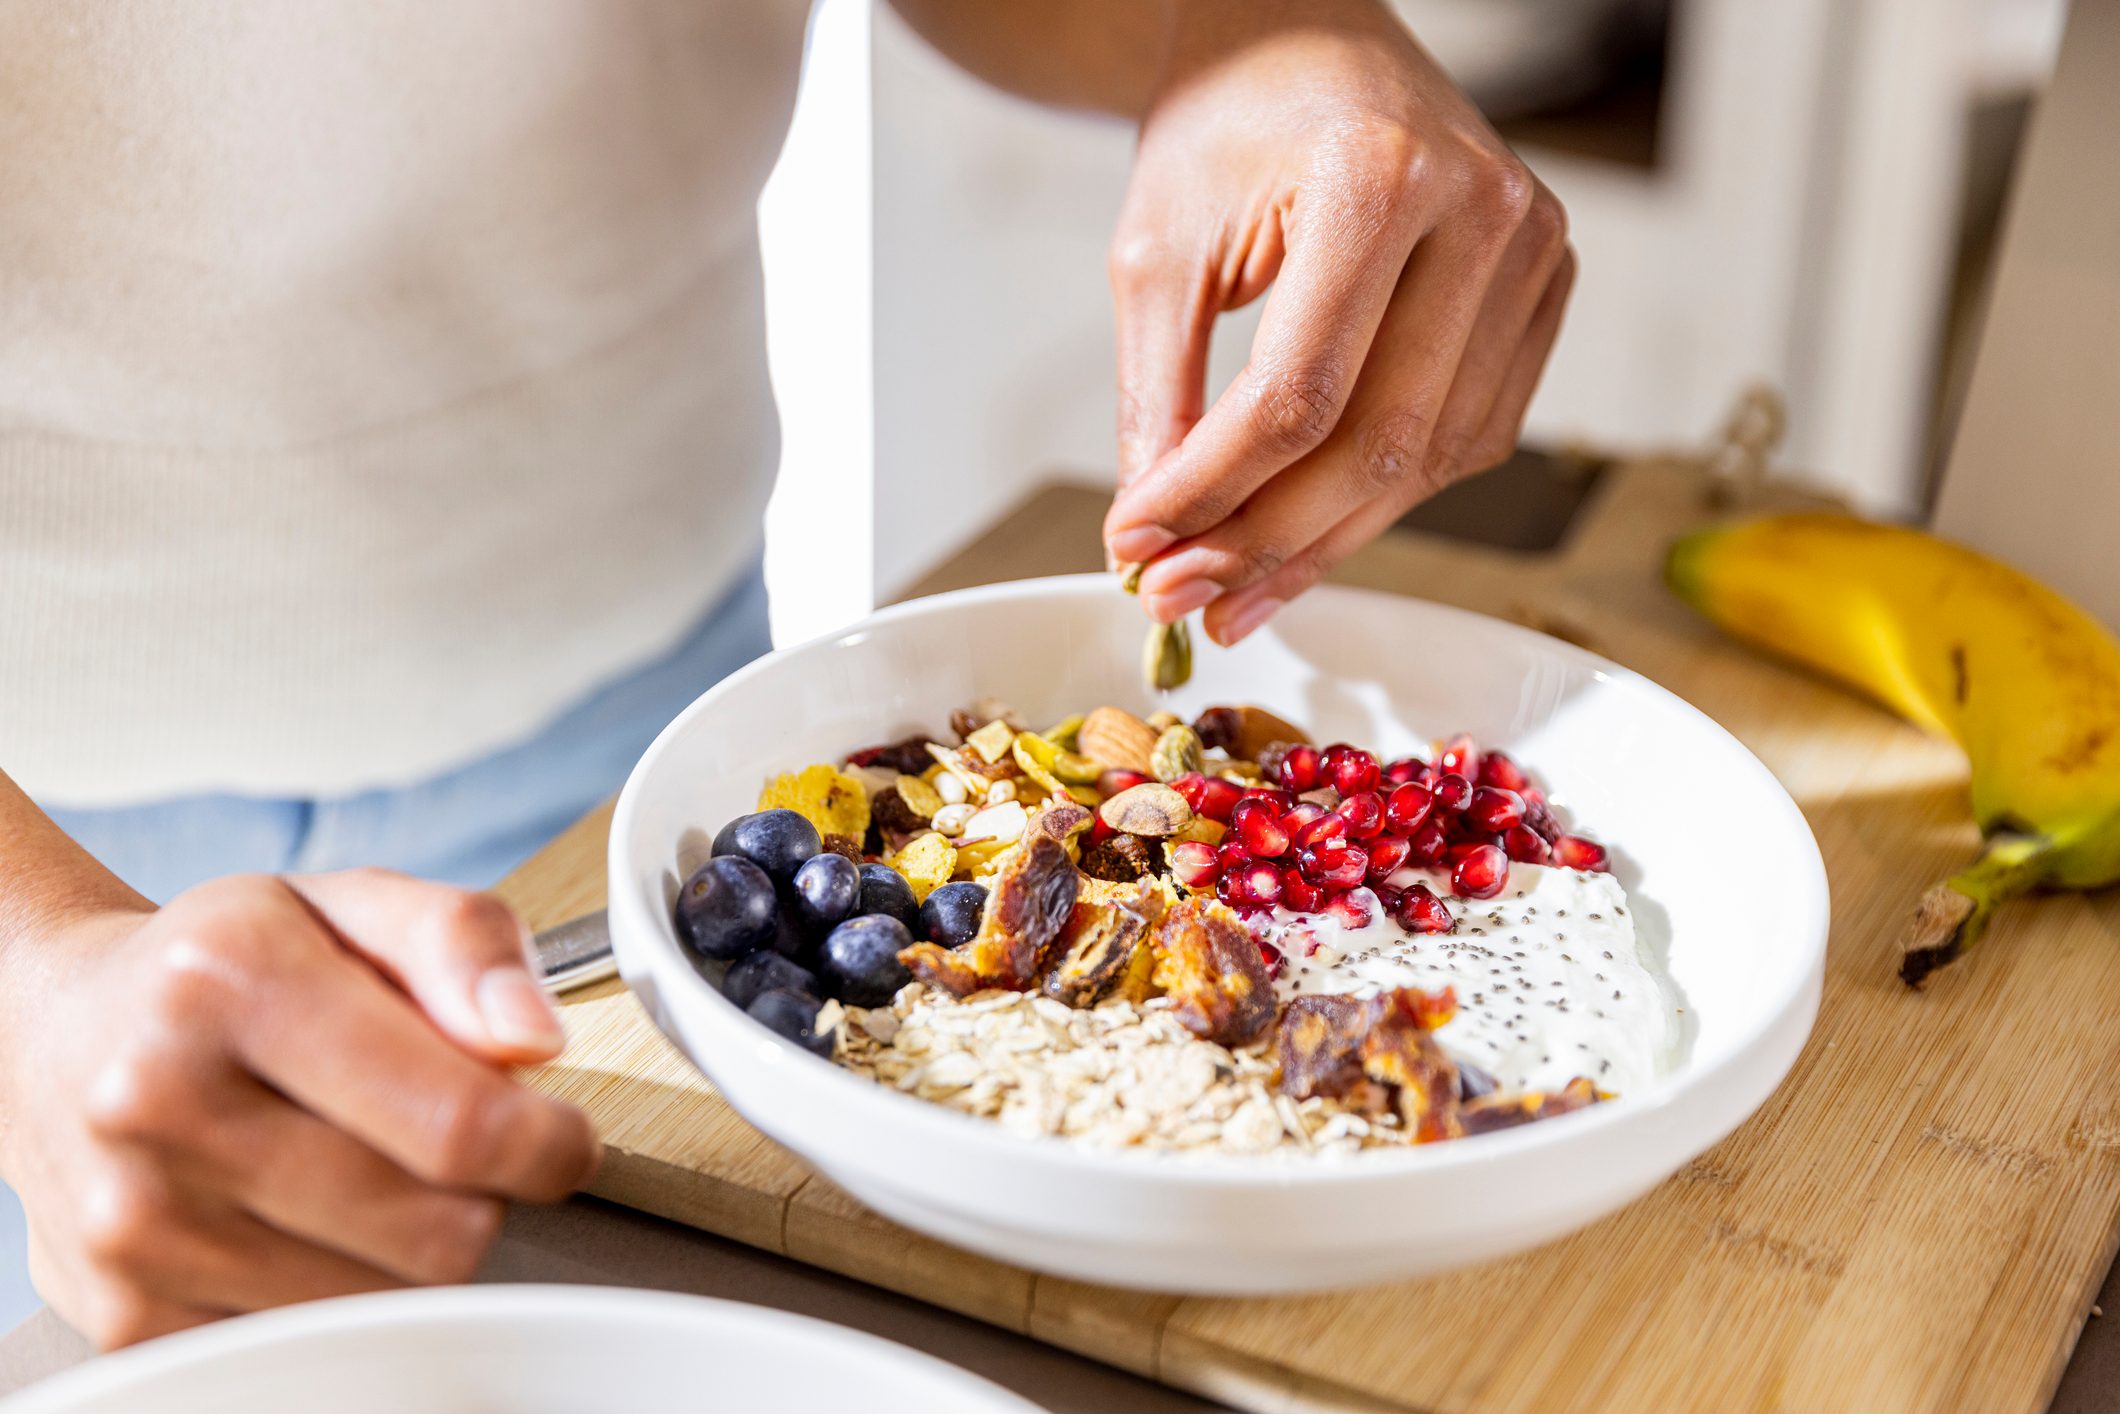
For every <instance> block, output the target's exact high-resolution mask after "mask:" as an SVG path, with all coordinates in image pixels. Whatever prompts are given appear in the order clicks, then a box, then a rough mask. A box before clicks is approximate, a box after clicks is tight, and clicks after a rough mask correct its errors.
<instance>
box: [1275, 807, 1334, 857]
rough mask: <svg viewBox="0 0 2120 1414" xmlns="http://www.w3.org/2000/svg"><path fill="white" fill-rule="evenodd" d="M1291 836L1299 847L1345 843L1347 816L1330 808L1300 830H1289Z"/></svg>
mask: <svg viewBox="0 0 2120 1414" xmlns="http://www.w3.org/2000/svg"><path fill="white" fill-rule="evenodd" d="M1289 838H1291V839H1292V840H1294V841H1295V845H1296V848H1297V849H1315V848H1317V847H1318V846H1319V845H1325V844H1345V843H1346V842H1347V818H1346V817H1345V816H1344V815H1335V814H1333V813H1332V812H1331V811H1330V810H1328V811H1326V812H1325V813H1324V814H1322V815H1320V816H1318V818H1317V819H1315V820H1313V821H1311V822H1310V823H1309V824H1307V825H1305V826H1303V828H1301V829H1300V830H1291V831H1289Z"/></svg>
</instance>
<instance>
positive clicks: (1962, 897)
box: [1899, 834, 2051, 987]
mask: <svg viewBox="0 0 2120 1414" xmlns="http://www.w3.org/2000/svg"><path fill="white" fill-rule="evenodd" d="M2050 848H2051V842H2050V841H2048V840H2047V839H2045V838H2044V837H2043V836H2039V835H2013V834H2003V835H1996V836H1994V837H1993V838H1992V839H1990V840H1989V841H1988V843H1987V848H1985V849H1984V850H1982V851H1981V853H1980V858H1979V859H1977V860H1975V861H1974V862H1973V865H1972V867H1971V868H1968V869H1965V870H1962V871H1960V872H1959V873H1956V874H1953V875H1952V876H1951V877H1950V878H1948V879H1946V880H1944V882H1942V883H1940V884H1938V885H1936V886H1935V887H1934V888H1932V889H1930V890H1929V891H1928V892H1927V893H1925V894H1923V895H1922V896H1921V903H1920V905H1919V906H1918V907H1917V908H1916V909H1915V911H1914V918H1913V921H1912V922H1910V923H1909V924H1908V925H1907V931H1906V933H1905V935H1904V936H1903V937H1902V938H1901V940H1900V944H1899V950H1900V956H1899V980H1900V981H1902V982H1904V983H1906V984H1907V985H1908V986H1909V987H1919V986H1920V985H1921V984H1922V981H1923V980H1924V979H1925V978H1927V977H1928V975H1929V974H1930V973H1931V972H1934V971H1935V970H1936V969H1937V968H1939V967H1942V966H1943V965H1944V964H1946V963H1948V962H1951V961H1952V960H1954V959H1955V958H1956V957H1957V956H1958V955H1959V954H1960V953H1962V952H1964V951H1965V950H1966V949H1967V948H1969V947H1971V946H1972V945H1973V944H1974V943H1976V942H1978V941H1979V939H1980V935H1981V934H1982V933H1984V932H1986V931H1987V925H1988V922H1989V920H1990V919H1992V918H1993V916H1994V913H1995V907H1996V905H1998V904H2000V903H2003V902H2005V901H2006V900H2009V899H2013V898H2015V897H2017V896H2018V895H2019V894H2022V893H2028V892H2029V891H2031V890H2032V889H2033V888H2035V887H2036V886H2038V885H2039V884H2040V883H2041V882H2043V881H2044V879H2045V878H2046V859H2047V853H2048V850H2049V849H2050Z"/></svg>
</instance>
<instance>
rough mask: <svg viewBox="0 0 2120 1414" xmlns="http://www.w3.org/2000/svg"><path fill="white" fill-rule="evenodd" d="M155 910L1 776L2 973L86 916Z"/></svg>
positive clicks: (4, 775) (0, 955) (0, 935)
mask: <svg viewBox="0 0 2120 1414" xmlns="http://www.w3.org/2000/svg"><path fill="white" fill-rule="evenodd" d="M149 907H151V905H150V904H149V903H148V901H147V900H146V899H144V898H141V897H140V895H139V894H137V893H135V892H133V890H131V889H130V888H127V887H126V886H125V884H124V883H123V882H122V881H121V880H120V879H119V878H118V876H117V875H115V874H113V873H111V872H110V871H109V870H108V869H106V868H104V867H103V866H102V865H101V864H100V863H98V862H97V861H96V859H95V857H94V856H93V855H91V854H90V853H89V852H88V851H87V850H85V849H83V848H81V846H80V845H78V844H75V843H74V842H73V840H72V839H70V838H68V836H67V834H66V832H65V831H64V830H61V829H60V828H59V827H58V826H57V825H55V824H53V823H52V822H51V819H50V817H48V816H47V815H45V813H44V812H43V811H41V810H39V809H38V808H37V806H36V804H35V802H33V801H32V800H31V799H30V798H29V797H28V796H27V795H24V794H23V793H22V789H21V787H19V786H17V785H16V784H15V783H14V782H13V781H12V780H10V779H8V777H7V774H6V773H5V772H0V973H4V972H6V971H7V970H9V964H10V962H11V961H13V960H14V955H15V954H17V953H19V952H20V950H21V948H22V946H23V944H24V943H25V942H26V941H28V940H30V939H34V938H37V937H39V936H43V935H47V934H49V933H51V932H52V931H54V930H55V929H57V928H60V927H62V926H64V925H65V924H67V923H69V922H71V921H73V920H75V919H78V918H80V917H83V916H84V915H87V914H90V913H102V912H110V911H114V910H144V909H147V908H149Z"/></svg>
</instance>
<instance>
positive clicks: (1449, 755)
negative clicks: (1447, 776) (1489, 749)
mask: <svg viewBox="0 0 2120 1414" xmlns="http://www.w3.org/2000/svg"><path fill="white" fill-rule="evenodd" d="M1435 768H1436V770H1438V771H1447V772H1452V773H1454V774H1456V775H1460V776H1463V777H1465V778H1466V779H1467V780H1470V779H1472V777H1474V776H1477V775H1478V774H1479V773H1480V749H1479V748H1478V747H1477V746H1474V745H1473V744H1472V738H1471V737H1469V736H1466V735H1465V734H1464V733H1463V732H1459V733H1458V734H1457V735H1456V736H1454V737H1452V738H1450V744H1449V745H1447V746H1445V747H1444V748H1443V749H1442V750H1441V751H1438V752H1437V753H1436V754H1435Z"/></svg>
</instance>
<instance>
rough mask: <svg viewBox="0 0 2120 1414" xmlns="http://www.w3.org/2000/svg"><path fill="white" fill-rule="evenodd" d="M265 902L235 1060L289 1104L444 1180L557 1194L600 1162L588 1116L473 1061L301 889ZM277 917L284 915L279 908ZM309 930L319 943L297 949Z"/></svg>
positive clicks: (540, 1197) (516, 1192)
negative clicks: (347, 943)
mask: <svg viewBox="0 0 2120 1414" xmlns="http://www.w3.org/2000/svg"><path fill="white" fill-rule="evenodd" d="M285 900H286V902H285V907H284V909H283V910H261V911H260V913H259V915H258V918H257V926H258V928H259V930H260V934H261V936H260V937H259V938H258V939H257V940H256V942H255V943H254V945H253V946H252V947H251V948H250V949H249V952H250V958H251V962H252V965H251V966H250V967H249V968H247V969H246V972H245V977H244V986H243V987H242V989H241V993H240V995H238V996H236V997H235V998H234V1004H235V1006H236V1007H237V1009H238V1011H239V1013H240V1016H239V1024H237V1025H235V1026H233V1027H232V1028H231V1031H232V1045H233V1048H234V1051H235V1055H236V1059H237V1060H238V1061H239V1062H240V1063H241V1064H242V1065H243V1066H244V1067H245V1068H247V1069H249V1070H250V1071H251V1072H252V1073H253V1074H255V1075H256V1076H257V1077H258V1078H259V1079H261V1080H263V1081H265V1082H266V1083H267V1084H269V1085H271V1086H273V1087H274V1088H275V1089H277V1090H279V1091H280V1092H281V1093H282V1094H284V1095H286V1096H287V1097H288V1098H289V1099H290V1100H292V1101H293V1102H294V1103H296V1104H298V1105H300V1106H301V1107H302V1108H304V1109H306V1110H308V1111H309V1112H310V1113H312V1114H314V1115H316V1116H317V1117H318V1118H320V1119H322V1120H324V1121H325V1122H326V1123H328V1124H331V1125H333V1126H335V1127H337V1128H339V1129H343V1130H345V1131H346V1132H347V1133H349V1134H351V1135H353V1136H354V1137H355V1138H357V1139H359V1140H361V1141H362V1142H364V1143H366V1144H367V1145H369V1147H371V1148H373V1149H376V1150H377V1151H379V1152H381V1153H382V1154H384V1155H385V1156H387V1157H388V1158H390V1159H391V1160H392V1161H393V1162H395V1163H397V1164H398V1165H399V1166H400V1167H401V1168H403V1169H405V1170H407V1171H408V1172H410V1173H412V1174H414V1175H415V1176H417V1177H419V1178H422V1179H424V1180H426V1181H427V1182H429V1183H433V1184H436V1185H439V1186H441V1187H445V1188H457V1189H464V1190H468V1191H474V1192H485V1193H495V1194H499V1195H501V1196H503V1197H510V1198H521V1199H526V1200H529V1201H533V1202H549V1201H552V1200H555V1199H558V1198H562V1197H565V1196H566V1195H567V1194H569V1193H571V1192H573V1191H574V1190H575V1188H577V1187H578V1186H579V1185H580V1184H581V1183H582V1182H584V1181H585V1180H586V1179H587V1178H588V1176H589V1174H590V1173H591V1172H592V1171H593V1170H594V1169H595V1166H596V1158H597V1145H596V1138H595V1134H594V1132H593V1131H592V1130H591V1129H590V1127H589V1122H588V1119H587V1118H586V1117H585V1116H584V1115H583V1114H582V1113H581V1112H580V1111H579V1110H577V1109H575V1108H574V1107H573V1106H571V1105H564V1104H561V1103H559V1102H558V1101H555V1100H549V1099H546V1098H545V1097H544V1096H542V1095H538V1094H536V1093H534V1092H533V1091H531V1090H529V1089H526V1088H525V1087H523V1086H521V1085H518V1084H516V1083H515V1082H514V1081H512V1080H510V1079H509V1078H508V1077H507V1076H506V1075H504V1074H503V1073H502V1072H501V1071H499V1070H498V1069H496V1068H494V1067H493V1066H491V1065H488V1064H486V1063H484V1062H482V1061H479V1060H477V1059H474V1058H473V1057H472V1056H470V1055H468V1054H466V1053H465V1052H464V1051H463V1050H462V1049H460V1048H459V1047H457V1046H456V1045H454V1044H453V1043H451V1042H450V1040H449V1039H448V1038H447V1037H445V1036H443V1035H442V1034H441V1032H439V1031H437V1030H436V1029H435V1028H434V1026H433V1025H431V1024H430V1023H429V1022H428V1021H427V1019H426V1018H425V1017H423V1016H422V1015H421V1014H420V1013H419V1011H418V1010H417V1009H416V1008H415V1007H414V1006H413V1004H412V1002H411V1001H410V1000H408V999H407V998H406V997H405V996H404V995H403V994H401V993H399V992H396V991H394V990H392V989H391V987H390V985H389V984H388V983H387V982H385V981H384V980H383V978H382V977H381V976H380V975H379V974H378V973H376V972H375V971H374V970H373V969H372V968H370V967H368V966H367V965H366V964H364V963H362V962H361V961H360V960H359V959H357V958H356V957H355V956H354V955H353V954H351V953H349V952H347V951H345V950H344V949H343V948H342V947H340V946H339V944H338V940H337V939H335V938H330V937H327V936H319V935H321V934H322V933H323V929H322V928H321V926H320V925H319V924H318V922H317V920H316V918H315V917H314V916H313V915H312V914H311V913H310V912H309V911H308V909H307V908H306V906H305V905H304V904H303V903H302V902H301V901H300V900H299V899H298V898H297V897H296V896H295V895H294V894H293V892H291V891H290V892H288V893H287V894H286V895H285ZM275 913H279V914H280V915H281V916H278V917H275V916H274V914H275ZM304 934H306V935H307V936H308V937H309V938H312V939H314V940H315V945H313V946H303V945H301V939H302V937H303V935H304Z"/></svg>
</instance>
